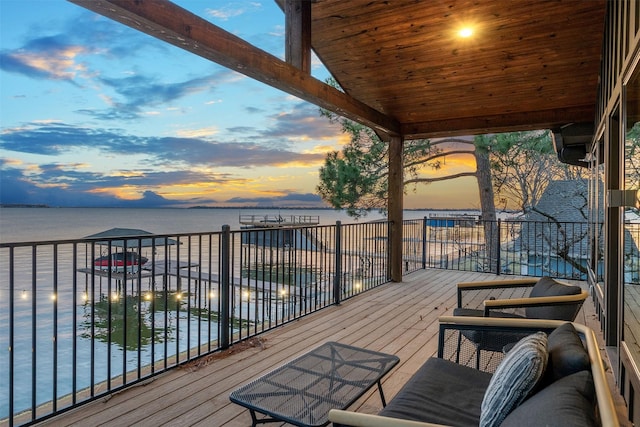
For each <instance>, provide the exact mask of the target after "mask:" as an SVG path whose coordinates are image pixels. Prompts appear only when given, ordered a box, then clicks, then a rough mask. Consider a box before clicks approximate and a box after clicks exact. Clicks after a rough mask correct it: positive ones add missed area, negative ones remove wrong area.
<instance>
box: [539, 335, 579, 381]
mask: <svg viewBox="0 0 640 427" xmlns="http://www.w3.org/2000/svg"><path fill="white" fill-rule="evenodd" d="M547 349H548V351H549V360H548V362H547V370H546V372H545V375H544V379H543V381H544V382H545V383H552V382H554V381H557V380H559V379H561V378H564V377H566V376H567V375H571V374H574V373H576V372H580V371H588V370H590V369H591V363H590V361H589V353H588V352H587V349H586V348H584V344H583V343H582V339H581V338H580V335H578V332H577V331H576V328H574V327H573V325H572V324H571V323H565V324H564V325H561V326H559V327H558V328H556V329H555V330H554V331H553V332H551V333H550V334H549V337H548V342H547Z"/></svg>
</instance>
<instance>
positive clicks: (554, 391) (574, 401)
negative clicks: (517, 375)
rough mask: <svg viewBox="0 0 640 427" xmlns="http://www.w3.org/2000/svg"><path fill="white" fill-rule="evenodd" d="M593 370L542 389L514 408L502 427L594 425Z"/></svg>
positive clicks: (573, 375)
mask: <svg viewBox="0 0 640 427" xmlns="http://www.w3.org/2000/svg"><path fill="white" fill-rule="evenodd" d="M594 402H595V389H594V386H593V378H592V376H591V371H580V372H577V373H575V374H572V375H569V376H566V377H564V378H561V379H559V380H558V381H556V382H555V383H553V384H551V385H549V386H548V387H545V388H543V389H542V390H540V391H539V392H537V393H536V394H534V395H532V396H531V397H530V398H529V399H527V400H525V401H524V402H523V403H522V404H521V405H520V406H518V407H517V408H515V409H514V410H513V411H512V412H511V413H510V414H509V415H508V416H507V417H506V418H505V419H504V421H503V422H502V424H500V426H501V427H539V426H546V427H566V426H581V427H589V426H595V425H597V424H596V418H595V414H594Z"/></svg>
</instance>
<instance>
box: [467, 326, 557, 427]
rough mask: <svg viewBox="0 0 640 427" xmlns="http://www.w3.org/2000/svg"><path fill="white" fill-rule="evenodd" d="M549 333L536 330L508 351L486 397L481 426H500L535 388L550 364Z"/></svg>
mask: <svg viewBox="0 0 640 427" xmlns="http://www.w3.org/2000/svg"><path fill="white" fill-rule="evenodd" d="M547 357H548V355H547V334H545V333H544V332H536V333H535V334H532V335H529V336H527V337H525V338H523V339H521V340H520V341H518V343H517V344H516V345H515V346H514V347H513V349H511V351H509V353H507V355H506V356H505V358H504V359H503V360H502V362H500V364H499V365H498V367H497V368H496V371H495V373H494V374H493V376H492V377H491V382H490V383H489V386H488V387H487V391H486V392H485V395H484V398H483V400H482V406H481V413H480V426H481V427H497V426H499V425H500V423H501V422H502V420H504V419H505V418H506V416H507V415H509V412H511V411H512V410H513V408H515V407H516V406H518V405H519V404H520V403H521V402H522V401H523V400H524V399H525V398H526V397H527V396H528V395H529V393H530V392H531V390H533V388H534V387H535V386H536V384H537V382H538V380H539V379H540V378H541V377H542V374H543V373H544V369H545V366H546V364H547Z"/></svg>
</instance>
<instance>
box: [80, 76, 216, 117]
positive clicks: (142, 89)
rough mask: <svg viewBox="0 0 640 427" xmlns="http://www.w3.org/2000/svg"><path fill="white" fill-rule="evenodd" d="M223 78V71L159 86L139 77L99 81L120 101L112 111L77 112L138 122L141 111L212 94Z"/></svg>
mask: <svg viewBox="0 0 640 427" xmlns="http://www.w3.org/2000/svg"><path fill="white" fill-rule="evenodd" d="M225 74H228V72H227V71H226V70H224V71H223V72H222V73H218V74H212V75H208V76H203V77H197V78H193V79H189V80H185V81H182V82H174V83H166V82H159V81H157V80H156V79H154V78H152V77H149V76H143V75H136V76H130V77H125V78H106V77H102V78H99V79H98V81H99V82H101V83H102V84H104V85H105V86H107V87H109V88H111V89H113V90H114V91H115V92H116V93H118V94H119V95H121V96H122V97H123V98H124V101H123V102H115V101H114V102H113V106H112V108H109V109H107V110H89V109H84V110H78V112H79V113H83V114H86V115H90V116H92V117H94V118H98V119H101V120H122V119H124V120H134V119H139V118H140V115H141V114H142V113H143V110H144V109H145V108H148V107H156V106H159V105H163V104H170V103H172V102H174V101H176V100H178V99H180V98H183V97H185V96H187V95H191V94H195V93H198V92H204V91H210V90H213V89H214V88H215V87H216V85H217V84H218V83H220V81H221V80H222V79H221V75H225Z"/></svg>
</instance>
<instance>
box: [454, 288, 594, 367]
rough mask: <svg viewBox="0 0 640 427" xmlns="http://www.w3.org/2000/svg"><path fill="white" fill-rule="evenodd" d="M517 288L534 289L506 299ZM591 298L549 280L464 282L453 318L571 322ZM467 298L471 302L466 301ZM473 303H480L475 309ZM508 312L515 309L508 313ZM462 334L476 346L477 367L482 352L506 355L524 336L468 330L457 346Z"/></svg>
mask: <svg viewBox="0 0 640 427" xmlns="http://www.w3.org/2000/svg"><path fill="white" fill-rule="evenodd" d="M517 288H531V291H530V292H529V294H528V296H524V297H517V298H505V297H504V295H505V294H508V293H512V292H514V290H516V289H517ZM474 291H475V292H474ZM505 291H507V292H505ZM521 291H522V289H521ZM525 291H526V290H525ZM516 292H517V291H516ZM465 295H467V296H471V299H470V298H468V297H467V298H465ZM496 295H497V296H498V298H496ZM588 295H589V294H588V292H587V291H585V290H583V289H582V288H581V287H580V286H574V285H570V284H567V283H562V282H559V281H556V280H554V279H552V278H550V277H542V278H528V279H514V280H496V281H484V282H463V283H458V306H457V308H455V309H454V310H453V315H454V316H472V317H500V318H525V319H549V320H565V321H568V322H572V321H574V320H575V318H576V316H577V315H578V312H579V311H580V308H581V307H582V304H583V303H584V301H585V300H586V299H587V296H588ZM465 299H466V300H468V301H467V302H465ZM474 300H475V301H479V302H480V303H479V304H476V306H474V304H473V301H474ZM509 309H512V310H511V311H508V310H509ZM513 309H515V310H513ZM463 335H464V337H465V338H467V339H468V340H469V341H471V342H472V343H473V344H474V345H475V346H476V367H477V366H478V365H479V364H480V352H481V351H494V352H496V351H497V352H503V351H506V350H507V349H508V347H509V345H510V344H513V343H515V342H517V341H519V340H520V339H521V338H522V337H523V335H522V333H518V332H516V331H513V332H509V331H504V332H499V333H495V332H486V331H479V330H473V329H469V330H465V331H463V333H462V334H460V335H459V337H458V347H459V346H460V340H461V339H462V338H461V337H462V336H463Z"/></svg>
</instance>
